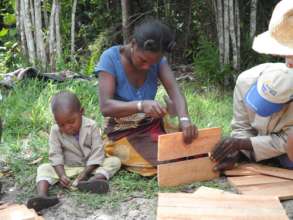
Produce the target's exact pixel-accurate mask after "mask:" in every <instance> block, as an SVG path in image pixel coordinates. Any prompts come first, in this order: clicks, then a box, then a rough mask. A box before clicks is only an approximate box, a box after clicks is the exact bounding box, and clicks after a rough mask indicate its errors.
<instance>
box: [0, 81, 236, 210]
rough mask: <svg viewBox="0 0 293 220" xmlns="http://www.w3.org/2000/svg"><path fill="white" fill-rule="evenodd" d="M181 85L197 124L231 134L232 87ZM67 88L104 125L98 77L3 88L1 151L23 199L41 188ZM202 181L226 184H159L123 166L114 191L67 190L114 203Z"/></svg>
mask: <svg viewBox="0 0 293 220" xmlns="http://www.w3.org/2000/svg"><path fill="white" fill-rule="evenodd" d="M181 88H182V90H183V92H184V94H185V95H186V99H187V102H188V106H189V112H190V116H191V118H192V120H193V122H194V123H195V124H196V125H197V127H199V128H204V127H222V128H223V134H224V135H228V134H229V132H230V128H229V123H230V120H231V115H232V93H231V92H224V91H220V90H218V89H206V88H201V87H200V86H197V85H195V84H194V83H193V84H181ZM64 89H66V90H71V91H73V92H75V93H76V94H77V95H78V97H79V98H80V100H81V102H82V104H83V106H84V108H85V114H86V115H87V116H88V117H90V118H93V119H95V120H96V121H97V122H98V123H99V124H100V125H101V126H102V115H101V114H100V112H99V105H98V97H97V83H96V81H91V82H88V81H68V82H65V83H59V84H54V83H52V82H43V81H39V80H25V81H23V82H20V83H18V84H17V85H16V87H15V88H14V89H13V90H10V91H2V92H1V93H2V96H3V100H2V101H0V115H1V118H2V120H4V134H3V136H4V137H3V141H2V143H0V155H1V157H4V159H5V160H6V161H7V163H8V164H9V167H10V169H11V170H12V173H13V177H14V179H15V181H16V182H17V184H18V187H19V188H20V189H21V192H20V193H19V195H18V198H17V200H18V201H20V202H23V201H26V200H27V199H28V198H29V197H31V196H33V195H34V194H35V193H36V189H35V175H36V169H37V167H38V165H40V163H44V162H46V161H48V135H49V131H50V127H51V125H52V123H53V118H52V115H51V112H50V106H49V103H50V99H51V97H52V95H53V94H55V93H56V92H57V91H60V90H64ZM164 93H165V92H164V90H163V89H162V88H160V89H159V92H158V97H157V98H158V100H162V96H163V94H164ZM40 157H42V158H43V159H42V161H41V162H39V163H38V164H29V163H30V162H31V161H33V160H35V159H37V158H40ZM0 159H1V158H0ZM199 185H207V186H209V185H212V186H215V187H220V186H218V185H217V183H215V182H213V181H209V182H203V183H194V184H189V185H185V186H180V187H176V188H164V189H159V188H158V186H157V180H156V177H152V178H145V177H141V176H139V175H137V174H133V173H129V172H127V171H125V170H121V171H119V173H118V174H117V175H115V176H114V177H113V179H112V180H111V187H112V191H111V193H110V195H106V196H96V195H91V194H86V193H81V192H78V191H75V192H65V193H66V194H67V195H68V196H70V197H72V198H74V199H76V201H78V202H82V203H85V204H87V205H89V206H91V207H95V208H97V207H109V208H110V207H115V206H116V205H117V204H119V202H121V201H126V200H128V199H129V198H132V197H137V196H141V197H144V198H153V197H154V196H156V195H157V192H158V191H159V190H160V191H163V192H166V191H168V192H170V191H171V192H173V191H180V190H185V189H189V188H196V187H197V186H199ZM58 190H60V189H59V188H58V187H55V188H54V189H53V191H52V193H56V192H57V191H58Z"/></svg>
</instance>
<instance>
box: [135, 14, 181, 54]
mask: <svg viewBox="0 0 293 220" xmlns="http://www.w3.org/2000/svg"><path fill="white" fill-rule="evenodd" d="M133 39H134V40H135V42H136V43H137V45H138V48H140V49H143V50H147V51H152V52H167V53H170V52H171V50H172V49H173V48H174V46H175V44H176V43H175V36H174V33H173V32H172V31H171V30H170V28H169V27H168V26H167V25H165V24H163V23H162V22H161V21H159V20H156V19H148V20H145V21H143V22H142V23H140V24H139V25H137V26H136V27H135V28H134V32H133Z"/></svg>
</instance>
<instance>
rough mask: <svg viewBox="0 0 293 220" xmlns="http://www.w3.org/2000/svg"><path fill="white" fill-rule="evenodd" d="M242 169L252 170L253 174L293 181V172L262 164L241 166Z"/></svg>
mask: <svg viewBox="0 0 293 220" xmlns="http://www.w3.org/2000/svg"><path fill="white" fill-rule="evenodd" d="M241 168H243V169H246V170H250V171H253V172H257V173H260V174H265V175H269V176H275V177H280V178H284V179H290V180H293V170H288V169H283V168H278V167H271V166H265V165H261V164H255V163H251V164H244V165H241Z"/></svg>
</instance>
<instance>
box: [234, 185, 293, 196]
mask: <svg viewBox="0 0 293 220" xmlns="http://www.w3.org/2000/svg"><path fill="white" fill-rule="evenodd" d="M236 189H237V191H238V192H239V193H242V194H244V195H254V196H257V195H260V196H261V195H266V196H276V197H278V198H279V199H280V200H287V199H293V181H286V182H281V183H269V184H259V185H250V186H239V187H237V188H236Z"/></svg>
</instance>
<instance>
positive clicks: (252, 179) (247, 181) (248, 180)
mask: <svg viewBox="0 0 293 220" xmlns="http://www.w3.org/2000/svg"><path fill="white" fill-rule="evenodd" d="M227 180H228V182H229V183H230V184H231V185H232V186H234V187H238V186H249V185H259V184H268V183H282V182H288V181H291V180H287V179H282V178H278V177H273V176H266V175H253V176H241V177H228V178H227Z"/></svg>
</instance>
